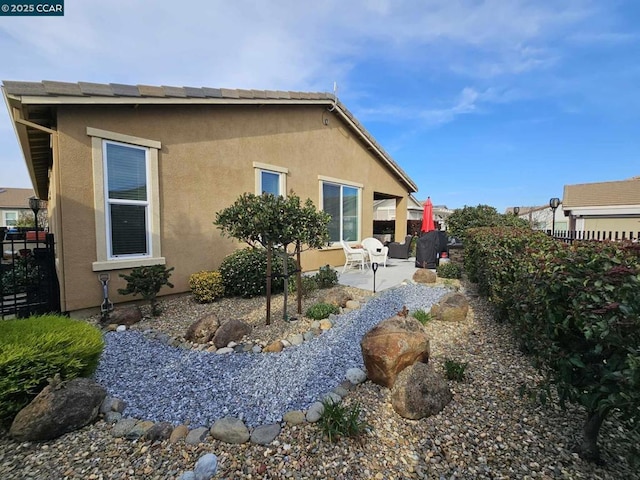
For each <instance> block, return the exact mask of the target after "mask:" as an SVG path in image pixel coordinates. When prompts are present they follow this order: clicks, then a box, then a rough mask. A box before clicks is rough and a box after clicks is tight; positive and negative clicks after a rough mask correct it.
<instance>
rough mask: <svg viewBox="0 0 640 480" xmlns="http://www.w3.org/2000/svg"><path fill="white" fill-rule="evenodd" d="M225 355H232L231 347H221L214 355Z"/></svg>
mask: <svg viewBox="0 0 640 480" xmlns="http://www.w3.org/2000/svg"><path fill="white" fill-rule="evenodd" d="M225 353H233V348H231V347H222V348H219V349H217V350H216V354H218V355H224V354H225Z"/></svg>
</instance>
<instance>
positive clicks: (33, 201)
mask: <svg viewBox="0 0 640 480" xmlns="http://www.w3.org/2000/svg"><path fill="white" fill-rule="evenodd" d="M29 208H30V209H31V210H33V218H34V219H35V224H36V247H38V240H39V238H40V235H39V234H38V212H39V211H40V210H41V209H42V200H40V199H39V198H38V197H30V198H29Z"/></svg>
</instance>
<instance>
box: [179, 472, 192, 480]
mask: <svg viewBox="0 0 640 480" xmlns="http://www.w3.org/2000/svg"><path fill="white" fill-rule="evenodd" d="M178 480H196V474H195V473H194V472H192V471H191V470H187V471H186V472H184V473H183V474H182V475H180V478H179V479H178Z"/></svg>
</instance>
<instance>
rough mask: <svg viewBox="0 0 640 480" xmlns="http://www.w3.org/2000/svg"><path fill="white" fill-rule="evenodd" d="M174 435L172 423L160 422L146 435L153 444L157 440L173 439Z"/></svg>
mask: <svg viewBox="0 0 640 480" xmlns="http://www.w3.org/2000/svg"><path fill="white" fill-rule="evenodd" d="M172 433H173V425H172V424H171V423H170V422H158V423H156V424H155V425H153V426H152V427H151V428H150V429H149V430H147V433H145V438H147V439H149V440H151V441H152V442H154V441H156V440H160V441H162V440H166V439H168V438H169V437H171V434H172Z"/></svg>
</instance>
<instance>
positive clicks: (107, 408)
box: [100, 395, 113, 415]
mask: <svg viewBox="0 0 640 480" xmlns="http://www.w3.org/2000/svg"><path fill="white" fill-rule="evenodd" d="M112 402H113V397H110V396H109V395H107V396H106V397H104V400H103V401H102V403H101V404H100V413H102V414H103V415H104V414H105V413H107V412H111V411H112V410H111V403H112Z"/></svg>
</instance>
